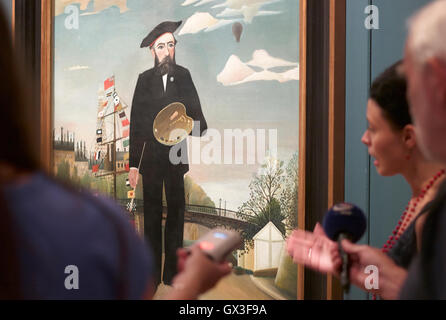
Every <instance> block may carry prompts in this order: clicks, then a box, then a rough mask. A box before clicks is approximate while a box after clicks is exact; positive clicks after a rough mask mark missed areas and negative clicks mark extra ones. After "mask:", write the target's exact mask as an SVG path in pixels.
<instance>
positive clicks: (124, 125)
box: [122, 118, 130, 127]
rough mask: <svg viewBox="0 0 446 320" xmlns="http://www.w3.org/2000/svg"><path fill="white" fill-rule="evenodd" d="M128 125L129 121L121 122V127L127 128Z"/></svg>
mask: <svg viewBox="0 0 446 320" xmlns="http://www.w3.org/2000/svg"><path fill="white" fill-rule="evenodd" d="M129 124H130V122H129V119H127V118H125V119H124V120H122V126H123V127H127V126H128V125H129Z"/></svg>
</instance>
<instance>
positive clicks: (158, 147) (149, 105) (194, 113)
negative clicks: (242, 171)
mask: <svg viewBox="0 0 446 320" xmlns="http://www.w3.org/2000/svg"><path fill="white" fill-rule="evenodd" d="M172 102H181V103H183V104H184V105H185V107H186V113H187V115H188V116H189V117H191V118H192V119H193V120H194V121H200V135H202V134H203V131H205V130H206V129H207V123H206V120H205V119H204V116H203V112H202V110H201V105H200V99H199V98H198V94H197V90H196V89H195V86H194V83H193V82H192V78H191V76H190V73H189V70H187V69H186V68H184V67H182V66H179V65H176V66H175V68H174V70H173V72H171V73H169V74H168V76H167V84H166V91H165V92H164V86H163V79H162V77H161V76H159V75H156V74H155V71H154V69H153V68H152V69H150V70H147V71H145V72H143V73H141V74H140V75H139V78H138V82H137V84H136V88H135V93H134V95H133V101H132V111H131V115H130V152H129V153H130V155H129V162H130V167H135V168H137V167H138V164H139V159H140V156H141V151H142V147H143V144H144V142H146V147H145V151H144V157H143V160H142V163H141V168H140V172H141V174H144V171H148V170H157V169H159V168H162V167H163V166H166V165H169V162H170V160H169V151H170V148H171V147H169V146H165V145H163V144H161V143H159V142H158V141H157V140H156V139H155V136H154V135H153V121H154V120H155V117H156V115H157V114H158V112H159V111H161V110H162V109H163V108H164V107H166V106H167V105H169V104H170V103H172ZM194 131H195V130H194ZM181 143H182V144H183V145H182V148H181V150H184V151H185V152H186V155H185V157H186V159H187V148H186V145H187V144H186V140H184V141H183V142H181ZM170 169H172V170H178V173H179V174H185V173H186V172H187V171H188V170H189V164H188V163H180V164H178V165H174V166H173V167H171V168H170Z"/></svg>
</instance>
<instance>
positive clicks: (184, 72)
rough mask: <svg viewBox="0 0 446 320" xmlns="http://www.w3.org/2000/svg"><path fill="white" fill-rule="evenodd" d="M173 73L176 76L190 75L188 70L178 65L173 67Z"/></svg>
mask: <svg viewBox="0 0 446 320" xmlns="http://www.w3.org/2000/svg"><path fill="white" fill-rule="evenodd" d="M175 73H176V74H178V75H190V72H189V69H187V68H185V67H183V66H180V65H179V64H177V65H175Z"/></svg>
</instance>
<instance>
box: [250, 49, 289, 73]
mask: <svg viewBox="0 0 446 320" xmlns="http://www.w3.org/2000/svg"><path fill="white" fill-rule="evenodd" d="M247 64H248V65H250V66H253V67H259V68H262V69H271V68H275V67H293V66H297V65H298V63H297V62H290V61H286V60H283V59H279V58H274V57H271V56H270V55H269V53H268V52H266V50H256V51H254V53H253V54H252V60H251V61H249V62H248V63H247Z"/></svg>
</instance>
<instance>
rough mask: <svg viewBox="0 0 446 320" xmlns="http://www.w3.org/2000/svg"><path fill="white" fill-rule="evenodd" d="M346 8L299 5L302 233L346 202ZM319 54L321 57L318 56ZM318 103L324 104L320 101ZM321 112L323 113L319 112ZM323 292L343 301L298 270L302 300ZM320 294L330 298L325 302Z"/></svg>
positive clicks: (332, 287)
mask: <svg viewBox="0 0 446 320" xmlns="http://www.w3.org/2000/svg"><path fill="white" fill-rule="evenodd" d="M345 6H346V0H300V12H299V17H300V30H299V33H300V43H299V46H300V48H299V51H300V54H299V65H300V81H299V92H300V101H299V110H300V111H299V128H300V129H299V131H300V132H299V150H300V153H299V155H300V156H299V195H298V199H299V208H298V213H296V214H297V215H298V225H299V228H301V229H311V228H312V227H313V226H314V223H315V221H320V220H321V218H322V217H323V214H324V212H325V210H326V208H327V207H329V206H331V205H332V204H334V203H336V202H339V201H342V200H343V198H344V150H345V149H344V148H345V147H344V141H345V137H344V127H345ZM13 8H15V4H14V5H13ZM38 9H39V13H40V14H41V16H40V31H41V38H40V39H39V40H40V47H39V48H38V49H39V51H40V52H39V53H40V68H39V69H40V101H39V102H40V121H39V128H40V137H39V142H40V155H41V161H42V163H43V165H44V167H45V169H46V170H47V171H48V172H51V168H52V167H53V159H52V125H53V111H52V104H53V101H52V87H53V82H52V76H51V75H52V71H53V65H52V61H53V49H52V48H53V32H52V31H53V21H52V17H53V10H54V8H53V5H52V0H41V1H40V8H38ZM320 13H322V17H323V18H322V19H321V16H317V14H320ZM13 17H15V14H14V15H13ZM13 20H16V19H13ZM16 32H17V31H16ZM321 35H323V36H322V37H321ZM318 39H319V40H318ZM317 40H318V42H317ZM317 50H319V51H320V52H321V55H319V56H315V55H314V52H317ZM317 69H318V70H319V71H321V72H319V73H317V74H318V75H320V76H321V77H322V79H321V78H317V79H315V78H314V75H315V74H316V73H315V70H317ZM321 92H322V94H320V93H321ZM316 93H318V94H316ZM317 97H319V99H322V101H318V100H317ZM317 106H319V109H318V110H317V109H315V107H317ZM321 145H323V146H325V147H326V148H323V149H324V150H323V152H322V156H321V150H320V147H317V146H321ZM315 185H320V186H324V185H325V186H326V188H324V187H317V188H315V187H314V186H315ZM322 191H324V192H325V194H324V192H322ZM310 212H311V214H310ZM321 289H322V290H321ZM318 292H319V298H323V299H325V298H326V299H340V298H342V293H341V291H340V289H339V286H338V284H337V282H336V281H334V280H333V279H332V278H331V277H328V278H327V279H326V278H325V277H322V276H315V277H314V276H310V275H309V274H308V271H306V270H305V269H304V268H303V267H302V266H299V267H298V299H305V298H313V299H315V298H316V299H317V298H318ZM320 292H325V294H323V295H322V296H321V295H320Z"/></svg>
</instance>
